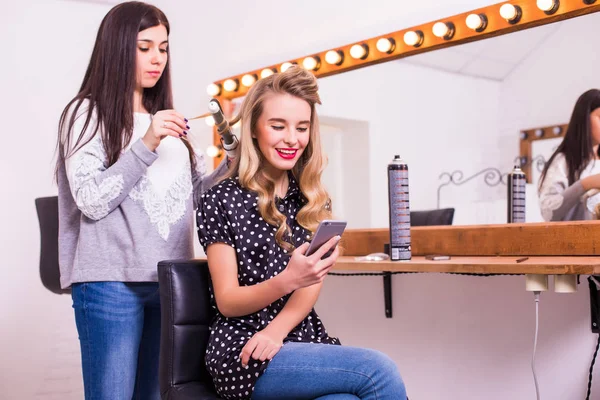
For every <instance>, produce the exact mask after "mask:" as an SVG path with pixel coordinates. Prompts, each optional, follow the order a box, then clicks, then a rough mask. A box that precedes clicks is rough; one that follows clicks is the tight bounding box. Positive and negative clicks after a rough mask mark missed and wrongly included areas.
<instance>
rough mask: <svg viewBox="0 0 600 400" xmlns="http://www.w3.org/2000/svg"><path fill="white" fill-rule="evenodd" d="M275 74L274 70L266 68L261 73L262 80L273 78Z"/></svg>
mask: <svg viewBox="0 0 600 400" xmlns="http://www.w3.org/2000/svg"><path fill="white" fill-rule="evenodd" d="M274 73H275V71H274V70H273V69H272V68H265V69H263V70H262V71H260V79H265V78H266V77H268V76H271V75H273V74H274Z"/></svg>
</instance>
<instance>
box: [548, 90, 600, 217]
mask: <svg viewBox="0 0 600 400" xmlns="http://www.w3.org/2000/svg"><path fill="white" fill-rule="evenodd" d="M599 144H600V90H597V89H591V90H588V91H587V92H585V93H583V94H582V95H581V96H580V97H579V99H578V100H577V102H576V103H575V107H574V109H573V113H572V115H571V120H570V121H569V127H568V129H567V133H566V134H565V137H564V139H563V141H562V142H561V144H560V145H559V146H558V148H557V149H556V151H555V152H554V154H552V157H550V159H549V160H548V162H547V163H546V166H545V167H544V170H543V171H542V175H541V177H540V185H539V196H540V208H541V211H542V217H543V218H544V220H546V221H575V220H588V219H593V218H594V215H593V214H592V211H593V210H594V208H595V205H596V204H597V203H598V202H599V201H600V194H598V191H599V190H600V162H598V158H600V153H599V152H598V151H599V149H598V145H599Z"/></svg>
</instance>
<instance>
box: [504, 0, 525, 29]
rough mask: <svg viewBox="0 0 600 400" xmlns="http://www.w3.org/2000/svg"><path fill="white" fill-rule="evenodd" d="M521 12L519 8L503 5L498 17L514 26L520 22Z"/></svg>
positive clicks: (507, 4)
mask: <svg viewBox="0 0 600 400" xmlns="http://www.w3.org/2000/svg"><path fill="white" fill-rule="evenodd" d="M522 15H523V12H522V11H521V7H519V6H515V5H512V4H510V3H505V4H503V5H502V6H501V7H500V16H501V17H502V18H504V19H505V20H506V21H507V22H508V23H510V24H516V23H517V22H519V21H520V20H521V16H522Z"/></svg>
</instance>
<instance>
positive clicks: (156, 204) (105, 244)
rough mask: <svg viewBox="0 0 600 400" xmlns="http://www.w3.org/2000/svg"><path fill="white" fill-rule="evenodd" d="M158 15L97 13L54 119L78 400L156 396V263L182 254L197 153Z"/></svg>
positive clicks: (196, 190)
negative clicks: (73, 89)
mask: <svg viewBox="0 0 600 400" xmlns="http://www.w3.org/2000/svg"><path fill="white" fill-rule="evenodd" d="M168 35H169V23H168V21H167V18H166V17H165V15H164V14H163V13H162V12H161V11H160V10H159V9H158V8H156V7H154V6H151V5H148V4H145V3H141V2H126V3H122V4H119V5H117V6H116V7H114V8H113V9H111V10H110V11H109V13H108V14H107V15H106V16H105V17H104V20H103V21H102V24H101V25H100V29H99V31H98V35H97V37H96V43H95V46H94V50H93V52H92V57H91V60H90V63H89V66H88V68H87V71H86V73H85V77H84V79H83V83H82V85H81V88H80V90H79V93H78V94H77V95H76V96H75V98H74V99H73V100H72V101H71V102H69V104H68V105H67V106H66V107H65V109H64V111H63V113H62V116H61V119H60V125H59V139H58V151H59V160H58V163H57V180H58V186H59V259H60V270H61V285H62V287H63V288H67V287H71V288H72V297H73V307H74V309H75V320H76V323H77V330H78V333H79V340H80V344H81V359H82V369H83V379H84V387H85V398H86V399H88V400H89V399H107V400H108V399H110V400H120V399H127V400H129V399H132V398H133V399H144V400H152V399H159V398H160V394H159V389H158V355H159V335H160V307H159V294H158V283H157V282H156V281H157V271H156V269H157V262H158V261H160V260H163V259H174V258H183V259H186V258H190V257H192V256H193V210H194V209H195V208H196V205H197V199H198V198H199V196H200V193H201V192H202V190H203V189H205V188H207V187H208V186H210V182H212V180H213V177H215V176H218V175H219V174H221V173H222V172H224V169H225V167H224V166H225V164H222V166H221V167H219V168H218V169H217V171H215V173H214V174H213V176H211V177H207V178H206V179H205V178H204V177H203V175H204V173H205V164H204V160H203V158H202V157H201V155H200V154H198V153H194V151H193V149H192V147H191V146H190V144H189V142H188V141H187V140H186V136H187V131H188V129H189V126H187V120H186V119H185V118H184V116H183V115H181V114H180V113H178V112H176V111H175V110H173V100H172V93H171V79H170V74H169V62H168V59H169V49H168V46H169V43H168Z"/></svg>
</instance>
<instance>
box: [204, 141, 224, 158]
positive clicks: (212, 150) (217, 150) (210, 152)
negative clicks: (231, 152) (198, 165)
mask: <svg viewBox="0 0 600 400" xmlns="http://www.w3.org/2000/svg"><path fill="white" fill-rule="evenodd" d="M221 153H222V149H221V146H215V145H214V144H212V145H210V146H208V147H207V148H206V155H207V156H209V157H210V158H215V157H220V156H221Z"/></svg>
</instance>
